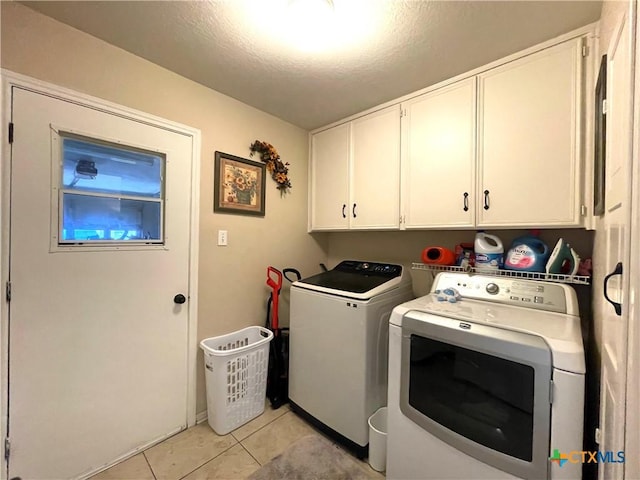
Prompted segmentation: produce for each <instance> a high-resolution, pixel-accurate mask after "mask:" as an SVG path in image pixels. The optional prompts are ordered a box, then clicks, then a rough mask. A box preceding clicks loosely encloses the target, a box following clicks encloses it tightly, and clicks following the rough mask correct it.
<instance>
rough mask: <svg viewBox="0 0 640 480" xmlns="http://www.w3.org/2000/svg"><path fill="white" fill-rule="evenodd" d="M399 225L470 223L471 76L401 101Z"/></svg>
mask: <svg viewBox="0 0 640 480" xmlns="http://www.w3.org/2000/svg"><path fill="white" fill-rule="evenodd" d="M402 111H403V117H402V145H403V147H402V212H403V214H404V219H403V220H404V224H403V226H404V228H407V229H409V228H431V227H442V228H447V227H473V226H474V222H475V206H476V193H475V168H476V156H475V145H476V143H475V139H476V79H475V77H473V78H469V79H466V80H463V81H460V82H457V83H454V84H452V85H449V86H447V87H444V88H440V89H438V90H435V91H433V92H430V93H427V94H425V95H421V96H419V97H416V98H414V99H412V100H410V101H408V102H405V103H403V104H402Z"/></svg>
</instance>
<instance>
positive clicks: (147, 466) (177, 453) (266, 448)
mask: <svg viewBox="0 0 640 480" xmlns="http://www.w3.org/2000/svg"><path fill="white" fill-rule="evenodd" d="M310 433H319V432H318V431H317V430H316V429H315V428H314V427H312V426H311V425H309V424H308V423H307V422H305V421H304V420H302V419H301V418H300V417H298V416H297V415H296V414H295V413H293V412H292V411H291V410H290V409H289V406H288V405H286V406H283V407H280V408H279V409H277V410H273V409H272V408H271V407H270V405H267V406H266V408H265V411H264V413H263V414H262V415H260V416H259V417H257V418H255V419H254V420H252V421H251V422H249V423H247V424H245V425H243V426H242V427H240V428H238V429H236V430H234V431H233V432H231V433H229V434H227V435H218V434H216V433H215V432H214V431H213V430H212V429H211V428H210V427H209V425H208V424H207V423H206V422H204V423H201V424H199V425H196V426H195V427H192V428H189V429H187V430H185V431H183V432H180V433H178V434H177V435H174V436H173V437H171V438H168V439H167V440H165V441H164V442H162V443H159V444H157V445H155V446H153V447H151V448H149V449H147V450H145V451H144V452H142V453H139V454H137V455H135V456H134V457H131V458H129V459H128V460H125V461H124V462H122V463H119V464H118V465H115V466H114V467H111V468H110V469H108V470H105V471H104V472H102V473H99V474H98V475H95V476H93V477H91V480H180V479H184V480H206V479H218V480H235V479H244V478H246V477H247V476H249V475H251V474H252V473H253V472H254V471H256V470H258V469H259V468H260V467H261V466H262V465H264V464H265V463H267V462H268V461H269V460H271V459H272V458H273V457H275V456H277V455H279V454H280V453H282V452H284V451H285V450H286V449H287V447H288V446H289V445H291V444H292V443H293V442H295V441H296V440H299V439H300V438H302V437H304V436H305V435H309V434H310ZM354 458H355V457H354ZM365 465H366V467H367V468H369V469H370V467H369V466H368V464H366V463H365ZM370 471H371V473H372V474H373V475H375V474H376V473H377V472H375V471H374V470H371V469H370ZM378 475H379V477H380V479H384V476H383V475H381V474H378ZM274 480H276V479H274ZM278 480H279V479H278Z"/></svg>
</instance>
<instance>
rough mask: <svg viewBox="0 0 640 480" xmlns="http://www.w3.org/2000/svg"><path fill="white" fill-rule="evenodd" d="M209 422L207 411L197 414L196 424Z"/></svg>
mask: <svg viewBox="0 0 640 480" xmlns="http://www.w3.org/2000/svg"><path fill="white" fill-rule="evenodd" d="M206 421H207V411H206V410H205V411H203V412H200V413H196V424H198V423H202V422H206Z"/></svg>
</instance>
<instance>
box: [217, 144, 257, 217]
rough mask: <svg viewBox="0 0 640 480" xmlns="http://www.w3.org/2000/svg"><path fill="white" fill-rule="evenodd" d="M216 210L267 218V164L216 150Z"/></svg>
mask: <svg viewBox="0 0 640 480" xmlns="http://www.w3.org/2000/svg"><path fill="white" fill-rule="evenodd" d="M214 168H215V170H214V184H213V196H214V199H213V211H214V212H220V213H234V214H238V215H255V216H258V217H264V210H265V208H264V193H265V178H266V177H265V164H263V163H258V162H253V161H251V160H247V159H244V158H240V157H236V156H234V155H229V154H228V153H222V152H216V157H215V167H214Z"/></svg>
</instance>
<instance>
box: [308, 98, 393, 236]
mask: <svg viewBox="0 0 640 480" xmlns="http://www.w3.org/2000/svg"><path fill="white" fill-rule="evenodd" d="M310 172H311V194H310V199H311V201H310V219H311V221H310V225H309V229H310V230H311V231H320V230H347V229H362V230H364V229H373V230H384V229H398V228H399V226H400V106H399V105H394V106H392V107H388V108H385V109H382V110H379V111H376V112H373V113H371V114H368V115H364V116H362V117H360V118H357V119H355V120H353V121H351V122H348V123H344V124H341V125H338V126H335V127H332V128H329V129H327V130H323V131H321V132H318V133H315V134H313V135H311V168H310Z"/></svg>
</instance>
